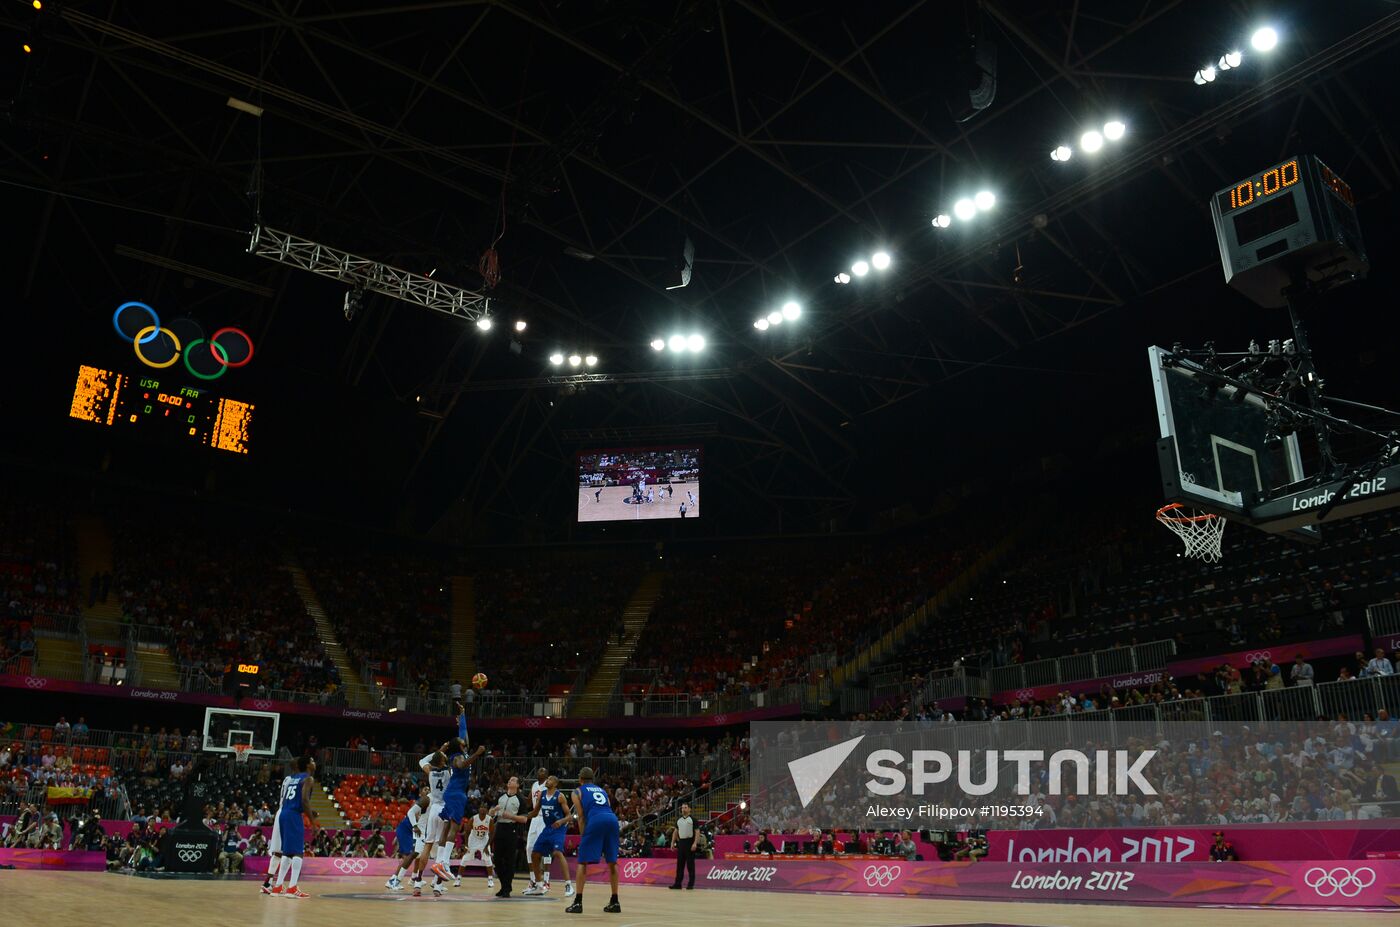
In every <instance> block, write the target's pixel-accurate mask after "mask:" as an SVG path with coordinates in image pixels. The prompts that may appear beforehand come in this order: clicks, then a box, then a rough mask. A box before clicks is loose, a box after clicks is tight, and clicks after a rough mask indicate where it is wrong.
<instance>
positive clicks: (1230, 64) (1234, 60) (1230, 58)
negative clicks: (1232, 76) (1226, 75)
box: [1220, 51, 1244, 71]
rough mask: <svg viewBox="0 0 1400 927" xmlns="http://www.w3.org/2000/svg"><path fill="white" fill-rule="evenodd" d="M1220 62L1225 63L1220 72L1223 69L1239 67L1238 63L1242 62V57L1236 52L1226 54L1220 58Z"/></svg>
mask: <svg viewBox="0 0 1400 927" xmlns="http://www.w3.org/2000/svg"><path fill="white" fill-rule="evenodd" d="M1220 60H1221V61H1223V62H1225V64H1224V66H1223V67H1222V68H1221V70H1222V71H1223V70H1224V69H1225V68H1237V67H1239V66H1240V62H1241V61H1243V60H1244V55H1242V54H1241V53H1240V52H1237V51H1232V52H1226V53H1225V57H1224V58H1221V59H1220Z"/></svg>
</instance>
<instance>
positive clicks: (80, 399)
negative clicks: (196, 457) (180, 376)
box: [68, 365, 253, 454]
mask: <svg viewBox="0 0 1400 927" xmlns="http://www.w3.org/2000/svg"><path fill="white" fill-rule="evenodd" d="M68 416H69V417H70V418H76V419H78V420H80V421H84V422H92V423H94V424H97V425H107V426H111V427H113V428H122V429H125V430H133V431H141V432H145V433H147V434H151V435H161V436H166V437H171V438H175V439H177V440H180V441H188V442H190V443H192V444H202V445H204V446H205V447H212V448H214V449H215V450H219V451H229V452H230V453H233V454H246V453H248V441H249V432H250V431H251V428H252V424H253V405H252V403H247V402H240V401H239V400H237V399H226V398H224V397H221V396H215V395H214V394H213V393H211V392H209V391H208V390H204V389H199V388H198V387H194V386H183V385H181V384H178V383H165V382H162V381H161V380H160V379H158V378H156V377H133V376H130V375H129V374H125V373H118V372H116V371H115V370H103V369H102V368H101V367H88V366H86V365H84V366H81V367H79V368H78V382H77V384H76V385H75V386H74V387H73V403H72V405H71V406H70V407H69V409H68Z"/></svg>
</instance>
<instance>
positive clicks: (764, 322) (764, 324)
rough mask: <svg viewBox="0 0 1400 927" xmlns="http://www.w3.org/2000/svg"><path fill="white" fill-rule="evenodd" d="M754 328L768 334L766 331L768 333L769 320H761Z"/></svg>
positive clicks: (754, 324)
mask: <svg viewBox="0 0 1400 927" xmlns="http://www.w3.org/2000/svg"><path fill="white" fill-rule="evenodd" d="M753 327H754V328H756V329H758V330H759V331H761V332H766V331H768V320H767V319H759V320H758V321H757V322H755V323H753Z"/></svg>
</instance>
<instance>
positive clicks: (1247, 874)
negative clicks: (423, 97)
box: [588, 859, 1400, 910]
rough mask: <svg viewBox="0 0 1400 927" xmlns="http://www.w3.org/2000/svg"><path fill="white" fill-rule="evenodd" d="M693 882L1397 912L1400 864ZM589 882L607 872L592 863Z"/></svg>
mask: <svg viewBox="0 0 1400 927" xmlns="http://www.w3.org/2000/svg"><path fill="white" fill-rule="evenodd" d="M695 870H696V879H695V882H696V887H697V888H699V887H703V888H723V889H738V890H742V891H769V892H772V891H790V892H854V893H858V894H878V895H903V896H915V897H918V896H923V897H936V898H969V899H996V900H998V901H1059V902H1064V901H1098V902H1118V903H1125V904H1174V905H1192V906H1205V905H1210V906H1216V905H1269V906H1278V907H1295V906H1306V907H1314V906H1316V907H1374V908H1387V909H1391V910H1394V909H1395V908H1397V907H1400V896H1395V897H1394V898H1392V897H1390V896H1388V895H1387V894H1386V892H1387V890H1393V888H1394V886H1395V885H1396V884H1397V882H1400V861H1395V860H1384V859H1378V860H1367V861H1365V862H1364V863H1357V862H1351V863H1339V862H1337V861H1336V860H1298V861H1292V862H1281V863H1176V864H1165V863H1158V864H1150V865H1144V864H1132V863H1128V864H1123V865H1118V866H1114V867H1111V868H1110V867H1107V866H1088V865H1082V864H1074V863H1069V864H1064V865H1058V864H1040V863H1026V864H1022V863H992V862H985V861H984V862H980V863H937V862H912V863H911V862H868V861H865V860H831V861H830V862H807V861H795V862H785V861H782V860H777V859H775V860H773V861H772V862H747V861H746V862H722V861H713V860H699V861H697V862H696V864H695ZM588 875H589V879H590V881H595V880H596V881H600V882H601V881H604V880H606V879H607V867H606V866H596V867H591V868H590V871H589V874H588ZM618 876H619V878H620V879H621V880H622V881H624V882H627V883H630V884H634V885H668V884H670V883H671V882H672V881H673V880H674V878H675V864H674V863H672V862H671V861H670V860H652V859H624V860H622V861H620V862H619V863H618Z"/></svg>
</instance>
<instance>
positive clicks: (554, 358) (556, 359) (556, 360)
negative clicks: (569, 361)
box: [549, 351, 564, 367]
mask: <svg viewBox="0 0 1400 927" xmlns="http://www.w3.org/2000/svg"><path fill="white" fill-rule="evenodd" d="M549 362H550V363H551V364H553V365H554V366H556V367H558V366H559V365H560V364H562V363H564V355H562V354H560V353H559V352H558V351H555V352H554V353H553V354H551V355H549Z"/></svg>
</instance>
